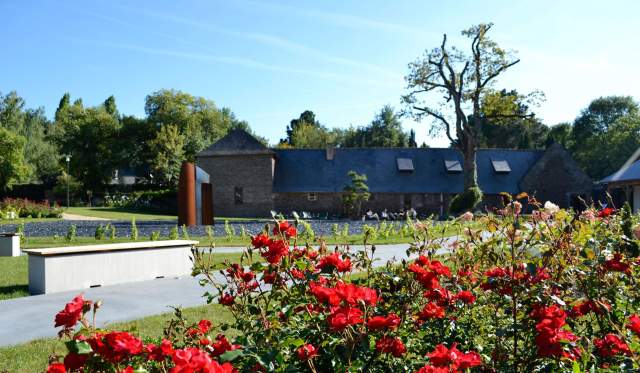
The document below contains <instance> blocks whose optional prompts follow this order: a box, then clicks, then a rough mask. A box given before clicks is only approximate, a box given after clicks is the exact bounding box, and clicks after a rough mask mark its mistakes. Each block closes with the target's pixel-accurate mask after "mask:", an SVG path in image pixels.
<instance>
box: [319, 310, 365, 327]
mask: <svg viewBox="0 0 640 373" xmlns="http://www.w3.org/2000/svg"><path fill="white" fill-rule="evenodd" d="M363 321H364V320H362V311H361V310H360V309H359V308H354V307H337V308H334V309H332V310H331V313H330V314H329V316H327V323H329V327H330V328H331V330H333V331H338V332H339V331H342V330H344V329H345V328H346V327H347V326H349V325H356V324H361V323H362V322H363Z"/></svg>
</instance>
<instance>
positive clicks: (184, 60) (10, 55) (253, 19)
mask: <svg viewBox="0 0 640 373" xmlns="http://www.w3.org/2000/svg"><path fill="white" fill-rule="evenodd" d="M639 14H640V2H639V1H632V0H630V1H607V2H604V1H498V0H495V1H484V2H480V1H426V0H422V1H421V0H415V1H383V0H369V1H355V0H354V1H337V0H336V1H315V2H314V1H293V0H292V1H276V0H268V1H259V0H255V1H247V0H236V1H226V2H223V1H212V0H210V1H204V0H202V1H166V0H155V1H124V0H121V1H116V0H113V1H39V0H35V1H18V0H3V1H0V34H1V35H3V38H2V39H3V42H2V47H1V48H0V71H1V73H0V92H2V93H7V92H9V91H11V90H16V91H18V93H19V94H20V95H21V96H23V97H24V98H25V99H26V100H27V105H28V106H30V107H37V106H44V107H45V109H46V111H47V113H48V115H49V116H51V115H52V114H53V112H54V111H55V108H56V106H57V104H58V101H59V99H60V97H61V96H62V94H63V93H64V92H70V93H71V95H72V97H73V98H74V99H75V98H77V97H81V98H82V99H83V101H84V103H85V105H96V104H99V103H100V102H102V101H103V100H104V99H105V98H106V97H108V96H109V95H112V94H113V95H115V97H116V100H117V103H118V107H119V109H120V111H121V112H123V113H126V114H134V115H138V116H143V115H144V98H145V96H146V95H147V94H149V93H151V92H153V91H156V90H158V89H162V88H174V89H179V90H183V91H186V92H189V93H191V94H193V95H198V96H204V97H206V98H208V99H211V100H213V101H215V102H216V104H217V105H218V106H227V107H230V108H231V109H232V110H233V111H234V112H235V113H236V115H237V116H238V117H239V118H241V119H245V120H247V121H248V122H249V123H250V125H251V126H252V127H253V128H254V129H255V130H256V131H257V132H258V133H260V134H261V135H264V136H266V137H267V138H269V139H270V140H271V141H272V142H276V141H277V140H278V139H279V138H281V137H283V136H284V130H285V127H286V125H287V124H288V122H289V121H290V120H291V119H292V118H294V117H297V116H298V115H299V114H300V112H302V111H304V110H307V109H310V110H313V111H314V112H315V113H316V117H317V118H318V119H319V120H320V121H321V122H322V123H323V124H325V125H327V126H329V127H345V126H348V125H349V124H353V125H364V124H367V123H368V122H370V121H371V119H372V118H373V116H374V114H375V112H376V111H378V110H379V109H380V108H381V107H382V106H383V105H385V104H391V105H393V106H395V107H396V108H400V106H401V105H400V96H401V94H402V93H403V91H404V80H403V77H404V75H405V74H406V73H407V63H409V62H410V61H413V60H415V59H416V58H417V57H418V56H420V55H421V54H422V53H423V52H424V50H425V49H431V48H433V47H435V46H437V45H439V43H440V41H441V37H442V34H443V33H447V34H448V35H449V36H450V40H451V41H452V42H453V43H456V44H458V45H459V46H460V47H466V46H467V44H466V43H464V40H462V39H461V37H460V36H459V32H460V30H462V29H464V28H467V27H468V26H470V25H472V24H476V23H480V22H493V23H494V24H495V26H494V29H493V30H492V31H493V38H494V39H495V40H496V41H498V42H499V43H500V44H501V46H503V47H506V48H509V49H514V50H516V51H518V56H519V57H520V58H521V60H522V61H521V62H520V63H519V64H518V65H516V66H515V67H513V68H512V69H511V70H510V71H509V72H508V73H507V74H505V75H504V76H503V77H502V78H501V80H500V81H499V83H498V87H504V88H509V89H512V88H514V89H517V90H519V91H521V92H527V91H531V90H533V89H540V90H542V91H543V92H544V93H545V94H546V101H545V102H544V103H543V104H542V105H541V106H540V107H539V108H538V109H537V112H538V113H539V115H540V116H541V117H542V119H543V120H544V122H545V123H547V124H549V125H553V124H556V123H559V122H562V121H571V120H573V119H574V118H575V116H576V115H577V114H578V113H579V112H580V110H581V109H582V108H584V107H585V106H586V105H588V103H589V102H590V101H591V100H592V99H593V98H596V97H599V96H603V95H610V94H620V95H632V96H634V97H635V98H636V99H640V74H638V69H637V64H638V61H640V48H638V38H639V37H640V26H638V23H637V20H638V15H639ZM405 126H406V128H407V129H408V128H414V129H416V131H417V134H418V140H419V142H421V141H426V142H427V143H429V144H430V145H432V146H446V144H447V143H446V141H444V139H442V138H429V137H427V131H426V128H427V126H428V123H414V122H412V121H410V120H405Z"/></svg>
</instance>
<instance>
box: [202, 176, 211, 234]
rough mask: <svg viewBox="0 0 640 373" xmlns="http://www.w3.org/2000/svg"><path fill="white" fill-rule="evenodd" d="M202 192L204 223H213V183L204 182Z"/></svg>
mask: <svg viewBox="0 0 640 373" xmlns="http://www.w3.org/2000/svg"><path fill="white" fill-rule="evenodd" d="M200 193H201V196H202V201H201V202H202V203H201V206H202V225H213V186H212V185H211V183H202V184H201V186H200Z"/></svg>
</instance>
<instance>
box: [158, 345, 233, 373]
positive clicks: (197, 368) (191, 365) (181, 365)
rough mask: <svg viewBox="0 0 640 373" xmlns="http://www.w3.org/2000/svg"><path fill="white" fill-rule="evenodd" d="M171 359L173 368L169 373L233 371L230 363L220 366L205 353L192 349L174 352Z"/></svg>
mask: <svg viewBox="0 0 640 373" xmlns="http://www.w3.org/2000/svg"><path fill="white" fill-rule="evenodd" d="M172 359H173V362H174V364H175V366H174V367H173V368H171V370H169V373H193V372H213V373H232V372H233V371H234V368H233V366H232V365H231V364H230V363H224V364H222V365H220V364H219V363H218V362H217V361H214V360H212V359H211V357H210V356H209V354H207V353H206V352H205V351H202V350H200V349H197V348H194V347H187V348H185V349H183V350H176V351H175V352H174V353H173V356H172Z"/></svg>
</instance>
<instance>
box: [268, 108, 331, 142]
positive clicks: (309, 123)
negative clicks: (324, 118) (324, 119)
mask: <svg viewBox="0 0 640 373" xmlns="http://www.w3.org/2000/svg"><path fill="white" fill-rule="evenodd" d="M301 127H304V128H301ZM296 131H297V132H298V134H296ZM300 133H309V134H312V135H313V136H314V137H315V138H318V137H322V136H323V135H325V134H326V133H328V130H327V129H326V128H325V127H324V126H322V125H321V124H320V122H318V121H317V120H316V115H315V114H314V113H313V111H311V110H305V111H303V112H302V113H301V114H300V116H299V117H298V118H296V119H292V120H291V122H289V125H287V137H286V138H284V139H280V145H281V146H283V147H294V148H301V147H308V146H303V144H296V140H298V141H304V139H303V138H302V136H301V135H300ZM314 145H315V144H314Z"/></svg>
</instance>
